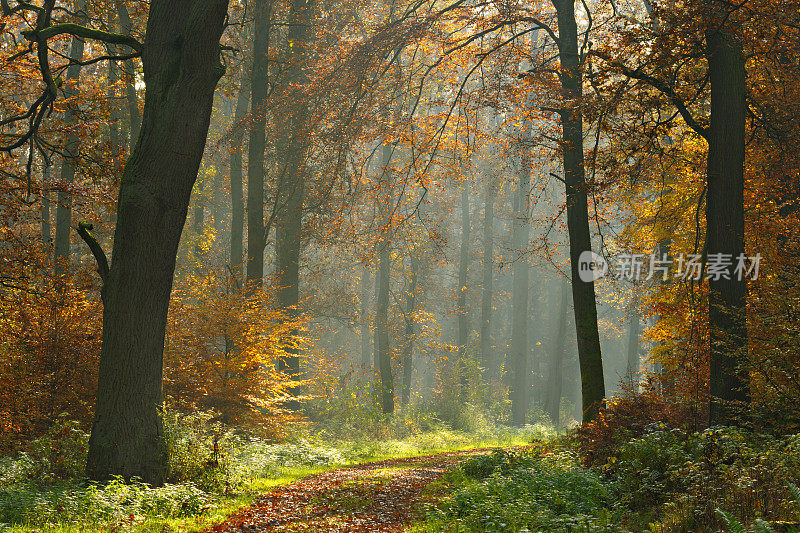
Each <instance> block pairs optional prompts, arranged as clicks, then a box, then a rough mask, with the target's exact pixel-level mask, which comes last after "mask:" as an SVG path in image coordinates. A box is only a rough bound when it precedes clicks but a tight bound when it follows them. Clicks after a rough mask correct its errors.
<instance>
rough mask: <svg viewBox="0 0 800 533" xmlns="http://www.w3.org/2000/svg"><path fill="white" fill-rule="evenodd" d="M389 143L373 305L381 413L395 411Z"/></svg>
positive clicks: (384, 149) (383, 162) (383, 155)
mask: <svg viewBox="0 0 800 533" xmlns="http://www.w3.org/2000/svg"><path fill="white" fill-rule="evenodd" d="M391 156H392V147H391V146H389V145H384V146H383V147H382V148H381V176H382V178H383V179H382V180H381V181H382V183H381V184H380V186H381V187H382V188H384V191H383V195H382V198H381V231H382V235H381V240H380V242H379V243H378V250H379V252H378V257H379V262H378V275H377V276H376V279H375V283H376V284H377V287H376V288H377V298H376V307H375V368H377V369H378V378H379V389H380V398H381V410H382V411H383V413H384V414H390V413H393V412H394V376H393V375H392V351H391V346H390V345H389V279H390V275H391V274H390V269H391V256H392V243H391V232H392V228H391V217H392V207H393V201H394V200H393V196H394V195H393V192H392V180H391V176H390V173H389V170H388V168H387V167H388V166H389V162H390V159H391Z"/></svg>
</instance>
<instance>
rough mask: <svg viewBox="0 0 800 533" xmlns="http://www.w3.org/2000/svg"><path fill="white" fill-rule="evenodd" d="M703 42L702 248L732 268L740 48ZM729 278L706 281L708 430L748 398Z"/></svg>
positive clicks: (717, 34)
mask: <svg viewBox="0 0 800 533" xmlns="http://www.w3.org/2000/svg"><path fill="white" fill-rule="evenodd" d="M710 7H711V9H713V10H714V12H715V18H716V20H717V21H719V22H720V23H721V24H724V23H725V22H722V21H725V20H727V12H726V9H725V8H723V7H722V6H721V3H716V2H715V3H712V5H711V6H710ZM706 37H707V42H708V49H709V54H710V55H709V58H708V65H709V73H710V77H711V128H710V131H709V148H708V199H707V201H706V224H707V235H706V245H707V249H708V257H714V254H727V257H728V258H730V259H731V260H732V261H733V262H734V265H735V264H736V260H737V258H738V257H739V256H740V255H741V254H744V158H745V113H746V110H747V107H746V103H745V92H746V81H745V60H744V55H743V53H742V45H741V44H740V43H738V42H737V41H736V39H735V37H734V36H733V35H732V33H731V31H730V30H729V29H726V28H723V27H716V28H711V29H710V30H709V31H708V34H707V36H706ZM717 257H721V256H717ZM730 278H731V279H723V278H721V279H718V280H714V279H712V280H710V282H709V332H710V339H711V373H710V385H711V391H710V392H711V398H712V401H711V406H710V423H711V424H712V425H715V424H733V423H736V409H735V408H734V407H736V406H735V405H734V404H731V402H742V403H747V402H748V401H749V396H750V395H749V390H748V370H747V323H746V315H745V305H746V298H747V281H746V280H745V278H744V276H742V279H737V276H735V275H731V276H730Z"/></svg>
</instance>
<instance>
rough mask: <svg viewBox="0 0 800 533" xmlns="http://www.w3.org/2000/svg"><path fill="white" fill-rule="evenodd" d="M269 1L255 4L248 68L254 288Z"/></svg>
mask: <svg viewBox="0 0 800 533" xmlns="http://www.w3.org/2000/svg"><path fill="white" fill-rule="evenodd" d="M271 11H272V2H271V0H257V1H256V3H255V34H254V36H253V68H252V69H251V70H250V76H251V77H250V88H251V91H252V92H251V98H252V102H251V110H252V111H251V114H252V122H251V124H250V141H249V143H248V145H247V282H248V283H249V284H250V285H251V286H250V290H258V289H260V287H261V284H262V283H263V281H264V247H265V246H266V242H267V235H266V232H265V229H264V175H265V172H264V154H265V153H266V150H267V97H268V94H269V79H268V78H267V75H268V67H269V34H270V16H271Z"/></svg>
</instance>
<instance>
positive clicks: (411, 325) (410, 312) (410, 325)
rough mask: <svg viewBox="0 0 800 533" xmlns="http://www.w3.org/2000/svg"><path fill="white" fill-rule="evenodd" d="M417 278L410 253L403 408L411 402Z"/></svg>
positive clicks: (412, 253) (404, 348) (416, 264)
mask: <svg viewBox="0 0 800 533" xmlns="http://www.w3.org/2000/svg"><path fill="white" fill-rule="evenodd" d="M418 277H419V258H418V257H417V256H416V254H415V253H414V251H412V252H411V279H409V281H408V290H407V292H406V312H405V323H406V324H405V339H403V354H402V357H401V359H402V361H403V390H402V395H401V396H400V400H401V402H402V405H403V407H405V406H406V405H408V402H409V401H410V400H411V377H412V375H413V373H414V330H415V328H416V321H415V319H414V313H415V312H416V308H417V294H416V293H417V280H418Z"/></svg>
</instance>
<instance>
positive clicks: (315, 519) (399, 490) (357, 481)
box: [208, 448, 493, 533]
mask: <svg viewBox="0 0 800 533" xmlns="http://www.w3.org/2000/svg"><path fill="white" fill-rule="evenodd" d="M492 450H493V448H483V449H474V450H465V451H460V452H450V453H443V454H437V455H428V456H422V457H408V458H403V459H390V460H387V461H380V462H377V463H365V464H360V465H355V466H350V467H345V468H340V469H338V470H332V471H330V472H325V473H323V474H317V475H314V476H309V477H306V478H303V479H301V480H299V481H296V482H294V483H292V484H290V485H286V486H284V487H279V488H276V489H275V490H273V491H272V492H269V493H267V494H265V495H264V496H263V497H262V498H261V499H259V500H258V501H257V502H256V503H255V504H253V505H252V506H251V507H248V508H246V509H243V510H242V511H239V512H238V513H237V514H235V515H233V516H232V517H231V518H230V519H228V520H227V521H226V522H223V523H222V524H219V525H217V526H215V527H213V528H211V529H209V530H208V532H209V533H210V532H215V533H222V532H225V533H255V532H259V533H260V532H278V531H280V532H309V533H310V532H348V533H349V532H396V531H403V529H404V528H405V526H407V525H408V523H409V522H410V521H411V520H412V518H413V517H414V512H415V509H416V508H417V505H418V504H419V503H420V502H421V501H422V499H423V498H424V497H425V495H424V494H423V492H424V489H425V487H426V486H427V485H428V484H430V483H431V482H432V481H436V480H437V479H439V478H440V477H442V475H443V474H444V473H445V471H447V470H448V469H450V468H452V467H453V466H454V465H456V464H458V463H460V462H461V461H463V460H465V459H467V458H468V457H470V456H473V455H479V454H485V453H489V452H490V451H492Z"/></svg>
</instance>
